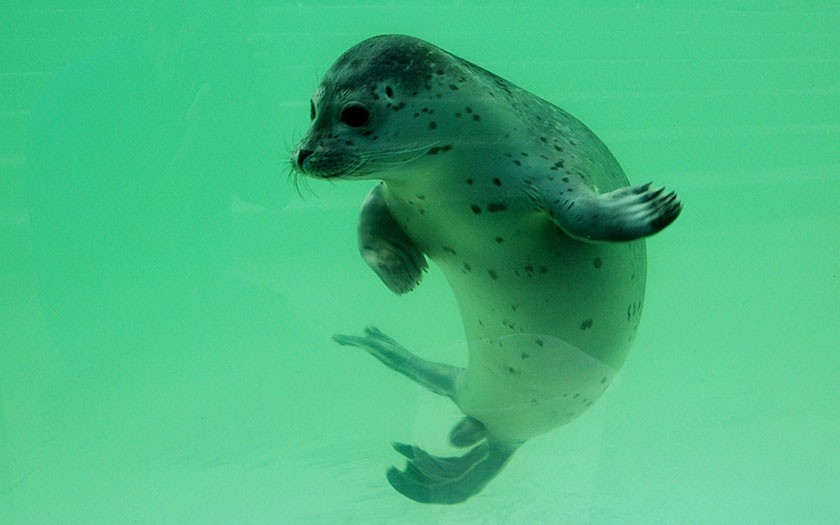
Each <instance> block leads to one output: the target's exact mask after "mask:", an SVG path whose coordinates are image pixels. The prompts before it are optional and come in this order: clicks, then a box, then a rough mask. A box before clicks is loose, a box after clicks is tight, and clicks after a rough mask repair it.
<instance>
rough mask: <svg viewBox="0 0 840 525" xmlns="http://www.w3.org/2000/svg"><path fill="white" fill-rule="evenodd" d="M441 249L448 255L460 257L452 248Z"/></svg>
mask: <svg viewBox="0 0 840 525" xmlns="http://www.w3.org/2000/svg"><path fill="white" fill-rule="evenodd" d="M441 248H442V249H443V251H445V252H446V253H451V254H452V255H458V254H457V253H455V250H454V249H453V248H450V247H449V246H441Z"/></svg>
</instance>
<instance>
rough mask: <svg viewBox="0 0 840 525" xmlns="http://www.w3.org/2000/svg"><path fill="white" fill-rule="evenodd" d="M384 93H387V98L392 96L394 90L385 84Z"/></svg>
mask: <svg viewBox="0 0 840 525" xmlns="http://www.w3.org/2000/svg"><path fill="white" fill-rule="evenodd" d="M385 94H386V95H388V97H389V98H390V97H393V96H394V90H393V89H391V86H385Z"/></svg>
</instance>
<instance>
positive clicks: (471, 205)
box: [470, 204, 481, 215]
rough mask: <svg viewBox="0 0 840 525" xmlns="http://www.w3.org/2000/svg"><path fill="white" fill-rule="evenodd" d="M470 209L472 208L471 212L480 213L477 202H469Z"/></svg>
mask: <svg viewBox="0 0 840 525" xmlns="http://www.w3.org/2000/svg"><path fill="white" fill-rule="evenodd" d="M470 209H472V211H473V213H475V214H476V215H478V214H479V213H481V206H478V205H477V204H470Z"/></svg>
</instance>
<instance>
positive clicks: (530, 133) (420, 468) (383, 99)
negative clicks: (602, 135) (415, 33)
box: [291, 35, 682, 504]
mask: <svg viewBox="0 0 840 525" xmlns="http://www.w3.org/2000/svg"><path fill="white" fill-rule="evenodd" d="M311 118H312V122H311V126H310V128H309V130H308V131H307V134H306V135H305V136H304V138H303V139H302V140H301V142H300V143H299V144H298V145H297V146H296V147H295V148H294V150H293V151H292V153H291V162H292V166H293V169H294V170H295V171H296V172H297V173H299V174H302V175H305V176H309V177H314V178H317V179H340V180H345V179H346V180H356V179H359V180H363V179H366V180H369V179H374V180H381V181H382V182H380V183H379V184H378V185H377V186H375V187H374V188H373V190H372V191H371V192H370V194H369V195H368V197H367V199H366V200H365V202H364V204H363V206H362V210H361V217H360V219H359V225H358V239H359V249H360V252H361V255H362V257H363V258H364V260H365V261H366V262H367V264H368V265H369V266H370V267H371V268H372V269H373V270H374V272H376V274H377V275H378V276H379V277H380V278H381V280H382V281H383V282H384V283H385V285H386V286H387V287H388V288H390V289H391V290H392V291H394V292H395V293H397V294H403V293H406V292H408V291H410V290H412V289H413V288H414V287H415V286H417V285H418V284H419V282H420V280H421V278H422V276H423V273H424V272H425V271H426V270H427V268H428V263H427V258H428V259H431V260H432V261H434V262H435V263H436V265H437V266H438V267H439V268H440V270H441V271H442V272H443V274H444V275H445V277H446V279H447V281H448V283H449V284H450V286H451V288H452V291H453V293H454V295H455V298H456V300H457V303H458V307H459V310H460V313H461V317H462V321H463V324H464V331H465V333H466V336H467V340H468V348H469V358H468V365H467V367H466V368H465V369H461V368H458V367H454V366H449V365H445V364H441V363H434V362H430V361H428V360H425V359H423V358H421V357H419V356H417V355H415V354H413V353H412V352H410V351H408V350H407V349H405V348H404V347H403V346H401V345H400V344H399V343H397V342H396V341H395V340H393V339H391V338H390V337H388V336H386V335H385V334H384V333H382V332H380V331H379V330H377V329H375V328H368V329H367V331H366V332H365V333H364V334H363V335H360V336H351V335H336V336H335V337H334V339H335V340H336V341H337V342H338V343H340V344H342V345H349V346H356V347H360V348H362V349H365V350H366V351H367V352H369V353H370V354H371V355H373V356H374V357H376V358H377V359H379V360H380V361H382V362H383V363H384V364H385V365H386V366H388V367H390V368H392V369H393V370H395V371H397V372H399V373H401V374H404V375H406V376H407V377H409V378H411V379H412V380H414V381H415V382H417V383H418V384H420V385H422V386H424V387H425V388H427V389H429V390H431V391H432V392H434V393H437V394H440V395H443V396H446V397H448V398H450V399H451V400H452V401H453V402H454V403H455V404H456V405H457V406H458V407H459V409H460V410H461V411H462V412H463V414H464V416H465V417H464V419H463V420H462V421H460V422H459V423H458V424H456V425H455V427H454V428H453V429H452V431H451V432H450V435H449V441H450V443H451V444H452V445H453V446H455V447H470V448H469V450H467V451H466V452H465V453H464V454H463V455H461V456H459V457H436V456H433V455H431V454H429V453H428V452H426V451H424V450H422V449H420V448H418V447H415V446H411V445H406V444H395V445H394V447H395V449H396V450H397V452H398V453H400V454H401V455H403V456H404V457H405V458H406V459H407V464H406V467H405V468H404V469H403V470H399V469H397V468H393V467H392V468H391V469H390V470H389V471H388V475H387V477H388V480H389V481H390V483H391V485H392V486H393V487H394V488H395V489H396V490H398V491H399V492H401V493H402V494H404V495H405V496H407V497H409V498H411V499H413V500H416V501H419V502H427V503H444V504H451V503H458V502H461V501H464V500H466V499H467V498H469V497H470V496H472V495H474V494H476V493H478V492H479V491H480V490H481V489H482V488H483V487H484V486H485V485H486V484H487V482H488V481H490V480H491V479H492V478H493V477H494V476H495V475H496V474H497V473H498V472H499V471H500V470H501V469H502V468H503V466H504V465H505V463H506V462H507V461H508V460H509V458H510V457H511V455H512V454H513V453H514V451H515V450H516V449H517V448H518V447H520V446H521V445H522V444H523V443H524V442H526V441H527V440H528V439H530V438H532V437H534V436H537V435H540V434H543V433H545V432H547V431H549V430H551V429H554V428H556V427H558V426H561V425H563V424H565V423H568V422H569V421H571V420H573V419H574V418H576V417H577V416H579V415H580V414H581V413H583V412H584V411H586V410H587V408H588V407H589V406H591V405H592V404H593V403H594V402H595V401H596V400H597V399H598V398H599V397H600V396H601V394H602V393H603V392H604V390H605V389H606V388H607V386H608V385H609V384H610V381H611V380H612V378H613V377H614V375H615V374H616V371H617V370H618V369H619V367H620V366H621V365H622V363H623V361H624V359H625V357H626V355H627V352H628V350H629V348H630V346H631V343H632V342H633V339H634V336H635V334H636V331H637V328H638V325H639V318H640V315H641V311H642V303H643V300H644V293H645V277H646V252H645V244H644V240H643V238H644V237H647V236H649V235H651V234H654V233H656V232H658V231H660V230H662V229H663V228H665V227H666V226H668V225H669V224H671V222H673V221H674V219H676V217H677V216H678V215H679V213H680V211H681V209H682V204H681V203H680V201H679V199H678V198H677V196H676V194H675V193H673V192H670V193H666V192H665V191H664V189H663V188H655V187H653V186H652V185H651V184H644V185H639V186H631V185H630V184H629V182H628V180H627V178H626V176H625V175H624V173H623V171H622V169H621V167H620V166H619V164H618V162H617V161H616V160H615V158H614V157H613V155H612V154H611V153H610V151H609V150H608V149H607V147H606V146H605V145H604V144H603V143H602V142H601V140H599V139H598V137H596V136H595V134H594V133H593V132H592V131H590V130H589V129H588V128H587V127H586V126H585V125H584V124H582V123H581V122H579V121H578V120H577V119H575V118H574V117H572V116H571V115H569V114H568V113H566V112H565V111H563V110H562V109H560V108H558V107H556V106H554V105H552V104H551V103H549V102H547V101H545V100H543V99H541V98H539V97H537V96H535V95H533V94H531V93H529V92H527V91H525V90H523V89H521V88H519V87H517V86H515V85H514V84H512V83H510V82H508V81H507V80H504V79H502V78H501V77H499V76H497V75H495V74H493V73H491V72H489V71H487V70H485V69H482V68H481V67H479V66H477V65H475V64H472V63H470V62H468V61H466V60H463V59H461V58H458V57H456V56H454V55H452V54H450V53H448V52H446V51H444V50H442V49H440V48H438V47H436V46H434V45H432V44H430V43H428V42H425V41H422V40H419V39H416V38H413V37H409V36H402V35H383V36H378V37H374V38H371V39H368V40H365V41H363V42H361V43H359V44H357V45H355V46H353V47H352V48H350V49H349V50H348V51H346V52H345V53H344V54H343V55H342V56H341V57H340V58H339V59H338V60H337V61H336V62H335V63H334V64H333V66H332V67H331V68H330V69H329V71H327V73H326V74H325V76H324V78H323V80H322V82H321V83H320V84H319V86H318V87H317V89H316V90H315V94H314V96H313V98H312V101H311Z"/></svg>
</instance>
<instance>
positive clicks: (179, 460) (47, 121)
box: [0, 0, 840, 525]
mask: <svg viewBox="0 0 840 525" xmlns="http://www.w3.org/2000/svg"><path fill="white" fill-rule="evenodd" d="M156 4H161V6H162V7H161V6H156ZM202 5H203V4H202ZM247 5H248V7H245V8H239V9H230V8H221V7H212V8H209V9H208V8H206V6H205V7H203V8H199V6H198V5H194V6H191V5H185V6H183V7H172V6H171V5H168V4H166V3H164V2H156V1H154V0H149V1H148V2H145V3H144V5H142V6H138V7H132V8H122V7H118V8H115V7H110V6H106V7H103V6H102V5H100V4H98V3H95V2H88V3H86V2H75V3H73V5H72V6H68V5H65V4H61V3H57V2H33V3H31V5H20V6H3V7H2V8H0V27H3V29H2V31H1V32H0V43H2V45H0V523H3V524H13V525H18V524H27V525H28V524H32V525H41V524H129V523H136V524H170V523H171V524H188V523H196V524H198V523H200V524H211V523H212V524H216V523H218V524H245V523H247V524H273V523H325V524H326V523H329V524H333V523H389V524H392V523H441V524H443V523H458V524H466V523H494V524H495V523H551V524H554V523H557V524H578V523H593V524H607V523H610V524H612V523H616V524H617V523H622V524H625V523H640V524H650V523H733V524H734V523H738V524H740V523H791V524H794V523H795V524H799V523H833V522H836V521H837V520H839V519H840V504H838V500H837V496H836V495H837V492H838V490H840V479H838V478H839V477H840V475H838V472H840V446H838V443H840V396H838V395H837V394H838V389H837V380H838V377H840V352H838V350H840V338H838V336H837V327H838V326H840V278H838V266H840V242H838V238H840V212H838V207H837V202H836V201H837V196H838V195H840V147H838V142H840V140H838V139H840V74H838V71H840V32H839V31H838V30H837V28H838V27H840V7H838V5H837V4H836V3H835V2H769V3H767V2H734V3H733V2H710V3H707V4H704V5H703V6H702V7H698V5H700V4H697V3H695V2H683V1H674V2H618V1H614V2H606V3H602V4H600V5H599V6H598V7H592V6H591V5H590V3H589V2H511V3H501V2H485V3H482V2H474V1H435V2H426V3H425V4H423V5H424V7H417V3H415V2H402V1H389V2H385V1H371V2H364V3H361V2H359V3H356V2H329V3H315V2H287V3H281V2H276V3H271V2H249V3H247ZM149 6H151V7H149ZM381 33H406V34H411V35H415V36H418V37H420V38H423V39H425V40H428V41H431V42H433V43H435V44H437V45H439V46H441V47H443V48H444V49H447V50H450V51H452V52H453V53H455V54H457V55H459V56H462V57H464V58H466V59H468V60H470V61H473V62H475V63H477V64H480V65H482V66H484V67H486V68H487V69H489V70H491V71H493V72H495V73H497V74H499V75H501V76H503V77H505V78H507V79H509V80H511V81H513V82H514V83H516V84H518V85H520V86H522V87H524V88H526V89H528V90H529V91H531V92H533V93H535V94H537V95H539V96H541V97H543V98H545V99H547V100H550V101H551V102H554V103H556V104H557V105H559V106H561V107H563V108H564V109H566V110H568V111H569V112H570V113H572V114H573V115H575V116H577V117H578V118H580V119H581V120H582V121H584V122H585V123H586V124H587V125H588V126H590V127H591V128H592V129H593V130H594V131H595V132H596V133H597V134H598V135H599V136H600V137H601V138H602V139H603V140H604V141H605V142H606V143H607V144H608V145H609V146H610V148H611V150H612V151H613V153H614V154H615V156H616V157H617V158H618V159H619V161H620V162H621V164H622V166H623V168H624V170H625V171H626V173H627V174H628V176H629V178H630V179H631V181H632V182H634V183H642V182H646V181H648V180H654V181H657V182H658V183H661V184H666V185H667V186H668V187H669V188H674V189H676V190H677V191H678V192H679V194H680V196H681V198H682V199H683V201H684V203H685V210H684V212H683V214H682V216H681V217H680V218H679V219H678V220H677V221H676V222H675V223H674V224H673V225H672V226H671V227H669V228H668V229H667V230H665V231H664V232H663V233H661V234H659V235H657V236H655V237H653V238H652V239H651V240H650V241H649V242H648V261H649V269H648V292H647V300H646V305H645V312H644V316H643V319H642V323H641V327H640V332H639V335H638V337H637V339H636V342H635V345H634V348H633V350H632V351H631V354H630V356H629V358H628V359H627V361H626V363H625V365H624V367H623V368H622V370H621V373H620V374H619V376H618V379H617V381H616V382H615V383H614V384H613V385H612V386H611V388H610V389H609V390H608V391H607V392H606V394H605V395H604V396H603V398H602V399H601V400H600V401H599V402H598V403H597V404H595V405H594V406H593V407H592V408H591V409H590V410H589V411H588V412H587V413H586V414H584V415H583V416H582V417H580V418H579V419H577V420H575V421H574V422H572V423H570V424H569V425H567V426H565V427H562V428H559V429H556V430H554V431H553V432H551V433H549V434H545V435H543V436H541V437H538V438H535V439H533V440H532V441H529V442H528V443H527V444H526V445H525V446H523V447H522V448H521V449H520V450H519V451H518V452H517V454H516V455H515V456H514V457H513V459H512V460H511V462H510V464H509V465H508V466H507V467H506V468H505V470H504V471H503V472H502V473H501V474H500V475H499V476H498V477H497V478H496V479H495V480H493V481H492V482H491V483H490V484H489V485H488V486H487V488H486V489H485V490H484V491H483V492H481V493H480V494H479V495H478V496H476V497H474V498H472V499H470V500H469V501H467V502H466V503H463V504H460V505H457V506H426V505H421V504H418V503H415V502H413V501H410V500H408V499H405V498H403V497H401V496H400V495H399V494H397V493H396V492H394V491H393V490H392V489H391V487H390V486H389V485H388V483H387V481H386V480H385V475H384V474H385V470H386V469H387V467H388V466H390V465H402V464H403V460H402V458H401V457H400V456H398V455H397V453H396V452H394V451H393V450H392V449H391V448H390V446H389V444H390V443H391V442H393V441H402V442H412V443H416V444H420V445H422V446H424V447H426V448H428V449H430V450H434V451H436V452H442V453H447V448H446V447H445V443H446V442H445V440H446V434H447V432H448V431H449V429H450V428H451V426H452V424H453V423H454V422H456V421H457V419H458V417H459V413H458V411H457V409H456V408H455V407H454V406H453V405H452V404H451V403H449V402H448V401H447V400H445V399H442V398H438V397H435V396H434V395H433V394H431V393H429V392H426V391H424V390H422V389H420V388H419V387H417V386H416V385H414V384H412V383H410V382H408V381H407V380H405V379H404V378H402V377H399V376H398V375H397V374H394V373H393V372H391V371H389V370H387V369H386V368H384V367H383V366H381V364H379V363H377V362H376V361H375V360H373V359H371V358H370V357H369V356H367V355H364V354H363V352H361V351H355V350H353V349H349V348H343V347H340V346H338V345H336V344H334V343H333V342H332V341H331V340H330V338H331V335H332V334H333V333H336V332H338V333H358V332H360V330H361V329H362V328H363V327H364V326H366V325H376V326H378V327H380V328H382V329H383V330H384V331H386V332H387V333H389V334H390V335H392V336H393V337H395V338H396V339H398V340H399V341H400V342H401V343H403V344H404V345H405V346H406V347H408V348H410V349H412V350H414V351H416V352H417V353H418V354H421V355H423V356H424V357H427V358H429V359H433V360H437V361H442V362H446V363H450V364H455V365H461V366H463V365H464V364H465V363H466V353H465V341H464V335H463V329H462V326H461V323H460V319H459V314H458V310H457V308H456V305H455V301H454V298H453V297H452V294H451V292H450V289H449V287H448V285H447V283H446V281H445V280H444V278H443V276H442V275H441V274H440V273H439V271H438V270H437V269H436V268H434V267H432V268H431V269H430V271H429V273H428V275H427V276H426V277H425V279H424V282H423V284H422V285H421V286H420V287H419V288H418V289H417V290H415V291H413V292H412V293H410V294H407V295H405V296H402V297H397V296H395V295H393V294H392V293H391V292H389V291H388V290H387V289H386V288H385V287H384V286H382V284H381V282H379V280H378V278H377V277H376V276H375V275H374V274H373V273H372V272H371V271H370V270H369V269H368V268H367V267H366V266H365V264H364V262H363V261H362V259H361V258H360V257H359V256H358V253H357V248H356V240H355V229H356V225H355V223H356V218H357V215H358V209H359V206H360V204H361V202H362V200H363V199H364V196H365V195H366V193H367V192H368V191H369V190H370V188H371V187H372V186H373V184H374V183H373V182H355V183H350V182H348V183H334V184H332V183H325V182H319V181H300V185H299V188H298V190H299V191H298V190H296V187H295V183H294V182H295V181H294V179H293V178H291V177H289V166H288V161H287V157H288V154H289V152H290V151H291V148H292V147H293V146H294V144H295V143H296V141H297V140H299V139H300V138H301V137H302V136H303V133H304V132H305V130H306V128H307V126H308V121H309V111H310V110H309V97H310V95H311V93H312V90H313V89H314V88H315V86H316V85H317V83H318V80H319V78H320V76H321V75H322V74H323V73H324V72H325V71H326V70H327V68H328V67H329V66H330V64H331V63H332V62H333V61H334V60H335V59H336V58H337V57H338V56H339V55H340V54H341V53H342V52H343V51H344V50H345V49H347V48H348V47H349V46H351V45H353V44H355V43H356V42H358V41H360V40H362V39H364V38H367V37H370V36H373V35H376V34H381ZM449 452H451V451H449Z"/></svg>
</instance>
